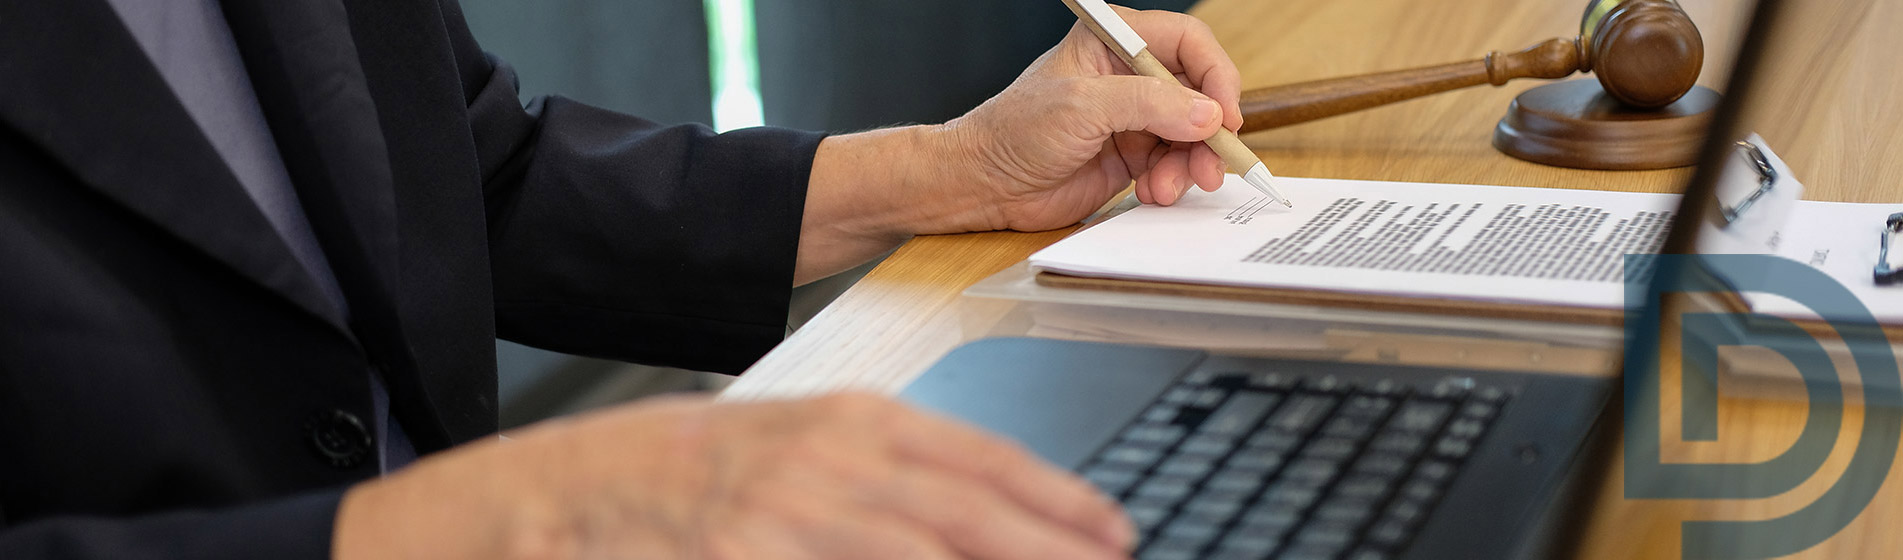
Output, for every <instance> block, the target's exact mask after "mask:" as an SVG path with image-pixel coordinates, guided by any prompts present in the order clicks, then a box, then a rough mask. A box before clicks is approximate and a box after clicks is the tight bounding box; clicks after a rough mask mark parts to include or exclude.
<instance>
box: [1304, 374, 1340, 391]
mask: <svg viewBox="0 0 1903 560" xmlns="http://www.w3.org/2000/svg"><path fill="white" fill-rule="evenodd" d="M1302 388H1303V389H1307V390H1310V391H1314V392H1317V393H1346V392H1348V389H1349V386H1348V382H1347V381H1343V380H1342V379H1341V378H1340V377H1335V376H1333V375H1324V376H1321V377H1316V378H1312V379H1309V380H1308V383H1305V384H1303V385H1302Z"/></svg>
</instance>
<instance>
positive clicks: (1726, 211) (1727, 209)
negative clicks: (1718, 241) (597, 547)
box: [1718, 140, 1778, 225]
mask: <svg viewBox="0 0 1903 560" xmlns="http://www.w3.org/2000/svg"><path fill="white" fill-rule="evenodd" d="M1736 145H1737V147H1738V157H1742V158H1744V162H1745V163H1746V164H1747V165H1750V166H1751V170H1752V171H1756V172H1757V173H1758V189H1757V190H1755V191H1751V194H1750V195H1748V196H1746V197H1745V198H1744V200H1742V201H1739V202H1738V204H1737V205H1735V206H1732V205H1727V204H1725V201H1723V200H1719V201H1718V213H1719V214H1721V215H1723V216H1724V217H1725V224H1726V225H1730V224H1731V222H1736V221H1738V216H1742V215H1744V213H1745V211H1746V210H1750V209H1751V205H1752V204H1755V203H1757V201H1758V199H1759V198H1763V197H1764V194H1765V193H1768V192H1771V187H1773V186H1775V185H1777V178H1778V177H1777V168H1776V167H1772V166H1771V158H1768V157H1765V155H1764V150H1763V149H1761V148H1758V146H1757V144H1752V143H1750V142H1746V141H1743V140H1740V141H1738V142H1737V144H1736Z"/></svg>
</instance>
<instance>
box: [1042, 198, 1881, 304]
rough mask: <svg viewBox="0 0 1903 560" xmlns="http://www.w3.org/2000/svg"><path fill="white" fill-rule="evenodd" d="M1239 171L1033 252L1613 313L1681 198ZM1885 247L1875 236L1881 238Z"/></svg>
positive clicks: (1123, 271) (1181, 278)
mask: <svg viewBox="0 0 1903 560" xmlns="http://www.w3.org/2000/svg"><path fill="white" fill-rule="evenodd" d="M1278 181H1279V183H1280V184H1279V186H1280V187H1281V189H1282V192H1283V193H1285V194H1287V195H1288V196H1289V198H1290V199H1291V200H1292V201H1293V202H1294V203H1295V207H1294V208H1292V209H1291V208H1283V207H1282V206H1281V205H1278V204H1270V203H1269V200H1268V199H1267V198H1266V197H1263V196H1261V195H1260V194H1259V193H1257V192H1256V191H1255V190H1254V189H1252V188H1250V187H1249V185H1248V184H1247V183H1244V182H1243V181H1242V179H1241V178H1240V177H1237V176H1235V175H1230V176H1229V177H1228V181H1227V183H1225V184H1224V186H1223V188H1222V189H1220V190H1218V191H1216V192H1214V193H1204V192H1201V191H1197V190H1191V191H1190V192H1189V194H1188V196H1186V197H1185V198H1184V199H1183V201H1181V202H1178V203H1177V204H1176V205H1174V206H1167V207H1165V206H1142V207H1139V208H1135V209H1132V210H1130V211H1129V212H1126V213H1124V214H1123V215H1120V216H1117V217H1115V218H1112V219H1110V220H1107V221H1105V222H1103V223H1100V224H1097V225H1096V226H1093V227H1091V228H1089V229H1086V230H1084V231H1082V232H1079V233H1078V234H1077V235H1074V236H1071V237H1070V238H1067V239H1065V240H1063V241H1060V242H1058V243H1056V244H1054V245H1052V246H1050V247H1049V248H1046V249H1044V250H1043V251H1039V252H1038V253H1037V254H1035V255H1032V256H1031V259H1030V260H1031V266H1033V267H1035V268H1038V269H1041V270H1049V271H1054V272H1060V273H1064V274H1071V275H1076V276H1094V277H1106V278H1125V279H1139V280H1162V281H1171V282H1185V283H1198V284H1225V285H1235V286H1253V287H1274V288H1297V289H1318V290H1332V291H1346V292H1362V293H1371V294H1391V295H1405V296H1419V297H1437V298H1456V299H1473V300H1490V301H1506V302H1521V303H1536V304H1546V305H1569V306H1586V307H1601V308H1611V307H1619V306H1621V305H1623V303H1624V299H1625V297H1624V290H1625V287H1624V284H1623V281H1624V274H1625V267H1624V256H1625V255H1626V254H1628V253H1651V252H1656V251H1657V250H1658V248H1659V246H1660V245H1661V244H1662V243H1663V242H1664V239H1665V234H1666V233H1667V229H1668V227H1669V226H1670V224H1671V222H1672V214H1673V211H1674V210H1675V209H1676V208H1677V205H1678V198H1679V197H1678V195H1676V194H1654V193H1629V192H1613V191H1599V190H1571V189H1539V188H1525V187H1495V186H1480V185H1448V184H1432V183H1392V182H1379V181H1351V180H1335V179H1301V178H1282V179H1279V180H1278ZM1872 239H1874V236H1873V237H1872Z"/></svg>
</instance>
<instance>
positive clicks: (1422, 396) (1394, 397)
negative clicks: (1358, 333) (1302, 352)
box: [1082, 371, 1508, 560]
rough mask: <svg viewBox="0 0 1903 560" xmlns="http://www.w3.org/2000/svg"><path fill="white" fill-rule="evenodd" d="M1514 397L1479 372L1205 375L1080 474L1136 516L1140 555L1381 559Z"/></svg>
mask: <svg viewBox="0 0 1903 560" xmlns="http://www.w3.org/2000/svg"><path fill="white" fill-rule="evenodd" d="M1507 399H1508V393H1507V391H1505V390H1502V389H1500V388H1498V387H1490V386H1477V385H1475V383H1474V381H1473V380H1472V379H1470V378H1448V379H1442V380H1439V381H1438V382H1436V383H1432V384H1431V385H1429V384H1423V385H1422V386H1420V387H1412V386H1409V385H1406V384H1402V383H1399V382H1396V381H1394V380H1380V381H1373V382H1366V383H1353V382H1349V381H1346V380H1343V379H1341V378H1337V377H1334V376H1323V377H1311V378H1303V377H1300V376H1296V375H1291V374H1287V373H1280V372H1256V373H1214V372H1205V371H1196V372H1192V373H1190V374H1189V375H1186V376H1184V378H1183V379H1181V380H1179V381H1178V382H1177V384H1176V385H1175V386H1173V387H1171V388H1170V389H1169V390H1167V391H1165V392H1164V394H1163V396H1162V397H1161V398H1160V399H1158V401H1157V402H1156V403H1155V404H1153V405H1152V406H1151V407H1150V408H1149V409H1148V410H1146V411H1145V412H1144V413H1143V414H1142V415H1141V416H1139V417H1138V418H1137V420H1136V421H1135V422H1133V423H1131V424H1130V425H1129V426H1127V427H1125V428H1124V430H1123V431H1122V432H1121V433H1120V434H1119V436H1118V438H1117V439H1116V441H1115V442H1114V443H1111V444H1110V445H1108V446H1105V447H1104V449H1102V450H1100V451H1099V452H1098V453H1097V455H1096V456H1095V457H1093V458H1092V460H1091V461H1090V462H1089V463H1086V465H1087V466H1086V467H1085V468H1084V470H1083V471H1082V472H1083V476H1084V478H1086V479H1088V480H1089V481H1091V482H1092V483H1093V484H1096V485H1097V486H1098V487H1099V488H1102V489H1103V490H1104V491H1105V492H1107V493H1109V494H1110V495H1112V496H1115V497H1117V498H1118V499H1119V501H1121V502H1122V503H1123V505H1124V507H1125V509H1126V510H1127V511H1128V512H1129V514H1130V517H1131V519H1132V520H1133V521H1135V522H1136V525H1137V528H1138V530H1139V532H1140V534H1141V535H1142V538H1141V541H1140V542H1141V545H1140V548H1139V549H1138V551H1137V557H1138V558H1139V560H1176V559H1185V560H1187V559H1201V558H1215V559H1254V558H1281V559H1302V560H1310V559H1347V560H1381V559H1385V558H1392V557H1395V556H1398V555H1399V553H1400V551H1401V550H1402V549H1403V548H1404V547H1405V546H1407V544H1408V541H1409V540H1410V539H1411V538H1412V537H1413V536H1414V532H1415V530H1416V529H1418V528H1419V527H1420V526H1421V524H1422V522H1423V521H1425V520H1426V518H1427V515H1428V513H1429V512H1431V511H1432V510H1433V507H1434V504H1435V502H1436V501H1438V499H1439V498H1440V497H1441V494H1442V493H1443V492H1445V491H1446V489H1447V486H1448V484H1449V483H1450V482H1451V481H1452V480H1453V478H1454V476H1455V475H1456V474H1457V473H1459V472H1460V468H1461V464H1462V462H1463V461H1464V460H1465V459H1466V458H1467V456H1468V455H1469V454H1471V453H1472V452H1473V450H1474V448H1475V447H1476V446H1477V445H1478V443H1479V439H1480V437H1481V436H1482V435H1484V434H1486V432H1487V429H1488V427H1489V426H1490V425H1491V424H1492V422H1493V419H1494V418H1495V417H1497V416H1498V415H1499V411H1500V409H1501V407H1502V406H1503V405H1504V404H1505V403H1506V401H1507Z"/></svg>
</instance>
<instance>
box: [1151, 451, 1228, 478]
mask: <svg viewBox="0 0 1903 560" xmlns="http://www.w3.org/2000/svg"><path fill="white" fill-rule="evenodd" d="M1213 470H1216V460H1215V459H1211V458H1209V457H1203V456H1198V455H1177V456H1175V457H1171V458H1169V459H1168V460H1165V461H1163V464H1162V465H1160V466H1158V467H1156V474H1159V475H1170V476H1180V477H1184V478H1193V479H1201V478H1203V477H1205V476H1208V475H1209V472H1210V471H1213Z"/></svg>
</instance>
